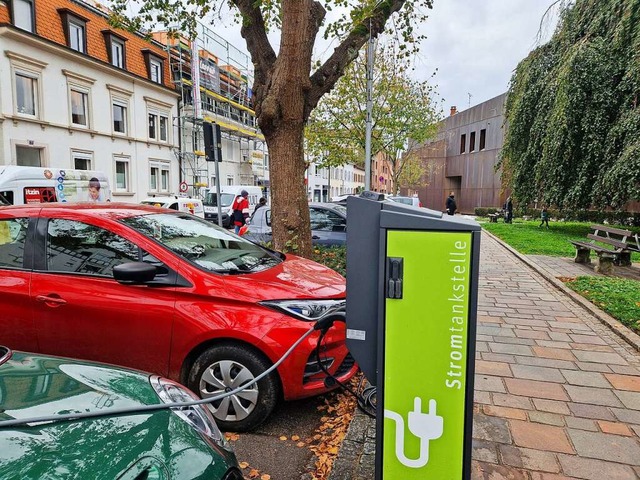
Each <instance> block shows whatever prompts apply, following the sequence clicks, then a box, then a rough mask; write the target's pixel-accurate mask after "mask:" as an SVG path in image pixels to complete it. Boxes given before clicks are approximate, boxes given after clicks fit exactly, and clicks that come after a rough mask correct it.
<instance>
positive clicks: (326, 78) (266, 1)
mask: <svg viewBox="0 0 640 480" xmlns="http://www.w3.org/2000/svg"><path fill="white" fill-rule="evenodd" d="M131 1H133V2H134V3H138V4H139V8H140V10H139V11H138V13H137V15H136V17H135V18H133V19H128V18H127V17H126V15H125V12H127V11H128V9H129V4H130V0H115V1H114V4H113V8H114V11H115V15H114V20H115V22H116V23H120V24H125V25H127V26H128V28H133V29H136V28H137V29H140V28H141V27H149V26H153V25H157V24H158V23H160V24H164V25H176V24H178V25H180V30H181V31H182V32H193V31H195V28H194V26H195V22H196V19H200V18H216V17H217V16H218V15H217V14H218V13H219V12H220V9H222V8H226V6H230V7H231V8H232V9H233V10H234V11H235V12H236V13H237V19H238V21H239V22H240V23H241V34H242V37H243V38H244V39H245V41H246V44H247V45H246V46H247V50H248V51H249V54H250V56H251V60H252V62H253V67H254V84H253V92H254V102H255V103H254V107H255V112H256V118H257V121H258V125H259V127H260V130H261V131H262V133H263V134H264V137H265V140H266V143H267V147H268V149H269V156H270V160H271V162H270V174H269V175H270V181H271V186H272V189H271V201H272V211H273V217H274V221H273V223H272V226H273V241H274V246H275V248H277V249H282V250H287V249H292V248H293V249H295V250H297V252H298V253H299V254H301V255H304V256H310V255H311V231H310V227H309V225H310V222H309V208H308V206H307V195H306V191H305V185H304V172H305V160H304V151H303V138H304V127H305V124H306V122H307V120H308V119H309V115H310V114H311V112H312V111H313V109H314V108H315V107H316V105H317V104H318V102H319V101H320V99H321V98H322V97H323V95H325V94H326V93H328V92H329V91H331V89H332V88H333V87H334V85H335V84H336V82H337V81H338V79H339V78H340V77H341V76H342V75H343V74H344V71H345V68H347V66H348V65H349V64H350V63H351V62H352V61H353V60H354V59H356V58H357V56H358V52H359V51H360V48H361V47H362V46H363V45H364V44H365V42H366V41H367V40H368V39H369V38H370V37H373V38H375V37H377V36H378V35H379V34H380V33H382V32H383V31H384V30H385V25H386V24H387V23H389V24H390V25H392V26H393V28H394V29H395V30H396V31H397V32H399V34H400V35H401V37H402V39H403V45H402V46H403V48H404V49H405V50H406V49H411V46H412V45H416V44H417V41H418V40H421V38H422V37H421V36H419V35H417V34H416V32H415V31H414V26H415V25H416V24H417V23H418V22H421V21H422V20H424V19H425V18H426V16H425V12H426V9H427V8H431V4H432V0H227V1H223V0H174V1H172V2H167V1H165V0H144V1H143V0H131ZM330 10H334V11H333V12H332V17H334V18H335V20H334V21H331V22H329V21H326V20H325V17H326V15H327V11H330ZM269 29H274V30H278V31H279V38H280V45H279V48H278V49H277V50H276V49H275V48H274V47H273V46H272V44H271V42H270V39H269V37H268V35H267V34H268V33H269ZM318 35H323V36H324V38H325V39H329V38H330V39H333V40H334V43H335V45H336V46H335V49H334V50H333V52H332V53H331V54H330V55H329V56H328V58H326V60H324V62H323V63H322V64H320V65H319V66H318V67H317V68H314V69H312V54H313V49H314V44H315V41H316V38H317V37H318Z"/></svg>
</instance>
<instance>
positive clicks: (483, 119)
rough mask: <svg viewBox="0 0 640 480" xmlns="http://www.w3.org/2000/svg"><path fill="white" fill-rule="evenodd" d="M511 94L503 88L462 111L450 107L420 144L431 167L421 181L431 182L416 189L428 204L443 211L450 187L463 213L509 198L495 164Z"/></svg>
mask: <svg viewBox="0 0 640 480" xmlns="http://www.w3.org/2000/svg"><path fill="white" fill-rule="evenodd" d="M506 97H507V94H506V93H503V94H502V95H499V96H497V97H495V98H492V99H490V100H487V101H486V102H483V103H481V104H479V105H476V106H475V107H472V108H469V109H468V110H464V111H462V112H458V111H457V110H456V107H451V115H450V116H449V117H447V118H445V119H444V120H442V122H441V123H440V128H439V131H438V134H437V137H436V138H435V139H434V140H432V141H429V142H426V143H425V144H424V145H421V146H420V148H419V149H418V150H417V154H418V155H419V157H420V159H421V161H422V163H423V165H424V166H425V170H426V172H427V173H425V177H424V181H423V182H422V184H423V185H426V186H424V187H421V188H419V189H418V190H417V192H418V196H419V197H420V200H421V201H422V204H423V206H425V207H427V208H432V209H434V210H440V211H443V210H444V205H445V201H446V198H447V197H448V196H449V192H451V191H453V192H455V197H456V202H457V205H458V212H461V213H473V212H474V209H475V207H499V206H501V205H502V204H503V203H504V202H505V199H506V197H507V194H508V192H503V191H502V184H501V181H500V171H496V169H495V167H496V164H497V163H498V159H499V154H500V149H501V148H502V143H503V140H504V129H503V123H504V115H503V113H504V104H505V100H506ZM403 190H404V189H403ZM403 193H404V194H406V193H407V192H406V190H404V191H403Z"/></svg>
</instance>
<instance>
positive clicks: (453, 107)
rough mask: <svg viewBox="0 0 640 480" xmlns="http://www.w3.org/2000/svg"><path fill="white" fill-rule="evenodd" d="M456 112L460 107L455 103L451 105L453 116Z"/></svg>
mask: <svg viewBox="0 0 640 480" xmlns="http://www.w3.org/2000/svg"><path fill="white" fill-rule="evenodd" d="M456 113H458V108H457V107H456V106H455V105H452V106H451V116H452V117H453V116H454V115H455V114H456Z"/></svg>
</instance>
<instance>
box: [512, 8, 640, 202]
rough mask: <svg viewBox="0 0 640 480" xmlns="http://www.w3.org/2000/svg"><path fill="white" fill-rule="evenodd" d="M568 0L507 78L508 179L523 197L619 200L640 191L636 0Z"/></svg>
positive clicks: (523, 199)
mask: <svg viewBox="0 0 640 480" xmlns="http://www.w3.org/2000/svg"><path fill="white" fill-rule="evenodd" d="M562 3H563V10H562V13H561V18H560V23H559V25H558V27H557V29H556V31H555V33H554V35H553V37H552V38H551V40H550V41H549V42H548V43H546V44H545V45H542V46H540V47H538V48H537V49H535V50H534V51H532V52H531V53H530V54H529V56H528V57H527V58H525V59H524V60H522V61H521V62H520V64H519V65H518V66H517V68H516V70H515V73H514V75H513V77H512V79H511V85H510V88H509V93H508V97H507V103H506V112H505V118H506V123H507V126H508V129H507V133H506V137H505V143H504V148H503V151H502V159H501V166H502V168H503V184H504V185H505V186H509V187H511V189H512V191H513V195H514V197H515V198H516V199H517V201H518V202H519V203H521V204H524V203H529V202H532V201H534V200H536V199H537V200H538V202H539V203H540V202H541V203H544V204H547V205H557V206H558V207H560V208H564V209H574V208H592V207H596V208H599V209H604V208H606V207H613V208H621V207H623V205H624V204H625V203H627V202H628V201H632V200H638V199H640V135H638V132H639V131H640V108H639V107H640V105H638V102H639V100H640V99H639V98H638V94H639V93H640V0H576V1H575V2H562Z"/></svg>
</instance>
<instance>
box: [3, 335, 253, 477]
mask: <svg viewBox="0 0 640 480" xmlns="http://www.w3.org/2000/svg"><path fill="white" fill-rule="evenodd" d="M196 398H197V397H196V396H195V395H194V394H193V393H192V392H190V391H188V390H187V389H186V388H184V387H182V386H181V385H178V384H176V383H175V382H172V381H171V380H167V379H166V378H162V377H158V376H156V375H150V374H146V373H142V372H138V371H134V370H127V369H123V368H117V367H112V366H109V365H104V364H98V363H91V362H82V361H77V360H70V359H67V358H60V357H49V356H41V355H32V354H27V353H22V352H15V351H11V350H9V349H8V348H6V347H2V346H0V399H1V405H2V409H1V410H0V422H3V421H7V420H13V419H21V420H27V419H29V418H33V417H42V416H58V415H61V414H66V413H79V412H83V413H84V412H104V411H108V410H110V409H116V408H136V407H140V406H145V405H154V404H161V403H169V402H184V401H191V400H194V399H196ZM0 478H2V479H4V480H13V479H15V480H39V479H43V478H87V479H88V478H119V479H142V478H149V479H151V478H154V479H158V480H161V479H162V480H169V479H185V480H186V479H189V480H196V479H198V480H200V479H202V480H204V479H217V480H241V479H242V478H243V477H242V474H241V472H240V469H239V466H238V463H237V460H236V458H235V455H234V454H233V452H232V451H231V449H230V447H229V445H228V444H227V442H226V441H225V439H224V436H223V435H222V433H220V430H218V427H217V426H216V423H215V421H214V420H213V417H212V416H211V412H210V411H209V409H208V407H207V406H194V407H188V408H186V409H182V410H169V409H163V410H155V411H151V412H145V413H144V414H116V415H110V416H108V417H96V418H85V419H76V420H73V421H53V422H48V423H35V424H29V425H20V426H13V427H11V426H8V427H3V426H2V425H1V424H0Z"/></svg>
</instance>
